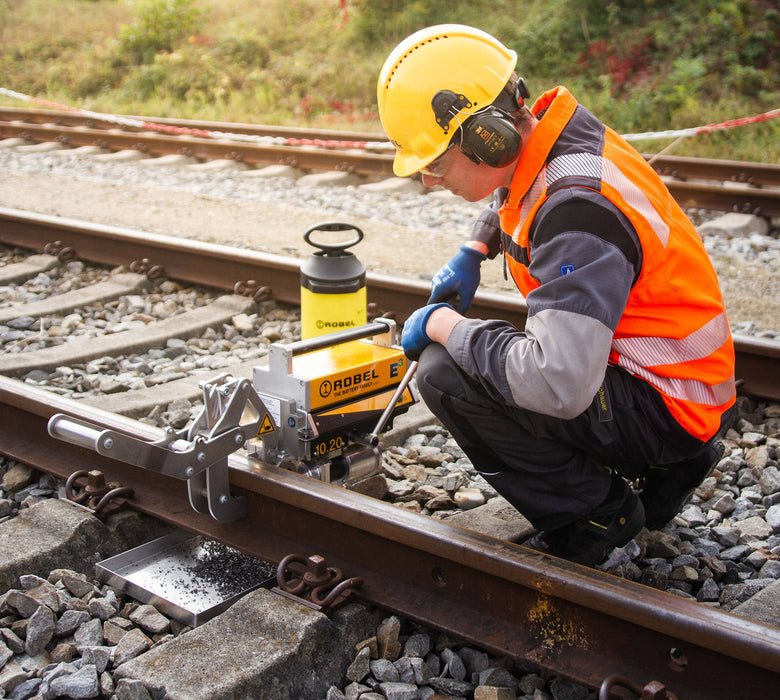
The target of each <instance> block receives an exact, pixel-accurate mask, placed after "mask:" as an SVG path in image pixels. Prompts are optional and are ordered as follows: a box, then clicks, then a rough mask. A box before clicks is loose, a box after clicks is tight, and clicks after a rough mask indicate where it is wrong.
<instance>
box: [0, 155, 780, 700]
mask: <svg viewBox="0 0 780 700" xmlns="http://www.w3.org/2000/svg"><path fill="white" fill-rule="evenodd" d="M76 167H77V168H78V172H74V168H76ZM0 170H6V171H8V172H11V173H14V174H24V173H29V174H31V175H36V176H45V177H55V178H56V177H62V178H66V177H67V178H78V179H80V180H88V181H92V182H94V183H99V182H109V181H110V182H111V183H112V185H113V186H115V187H121V188H123V189H125V188H127V189H129V188H131V187H141V186H142V187H145V188H147V187H157V188H160V190H161V191H166V190H167V191H171V190H177V191H178V190H181V191H185V190H186V191H187V192H189V193H190V194H193V195H196V196H202V195H203V194H204V193H206V194H207V195H208V197H209V199H208V200H207V203H208V204H210V205H215V202H218V201H219V200H225V201H226V202H228V203H233V204H235V203H236V202H237V201H239V200H241V201H251V202H254V203H257V202H272V203H273V204H274V205H279V204H289V205H290V206H293V205H295V206H298V205H300V204H301V192H300V191H299V190H297V189H296V188H295V187H290V184H289V181H286V180H282V179H278V178H277V179H248V178H242V177H241V174H240V173H235V172H221V171H213V172H206V171H195V170H187V169H180V168H177V169H170V168H161V169H150V168H141V167H139V166H138V165H137V164H121V163H115V162H111V163H107V162H99V161H95V160H93V159H89V158H77V157H75V156H70V157H63V156H61V155H54V154H44V153H32V152H27V153H21V152H18V151H16V150H15V149H2V148H0ZM2 189H3V188H2V186H0V205H2V204H3V201H4V200H3V195H4V194H5V193H4V192H3V191H2ZM163 199H164V198H163ZM306 200H307V204H309V205H311V206H312V207H323V208H327V212H328V213H330V214H332V213H337V214H338V213H342V214H345V215H347V216H348V218H350V219H352V218H353V215H354V216H357V215H360V216H365V217H367V218H370V220H371V221H372V222H373V221H377V220H378V218H379V217H381V218H382V219H384V220H385V221H386V222H387V223H389V224H393V225H395V226H401V227H409V226H410V225H414V226H419V227H427V228H430V229H432V230H439V231H445V230H446V231H450V232H452V231H453V230H455V231H457V236H458V238H462V235H463V228H464V226H463V221H464V219H465V218H468V217H470V216H473V214H474V213H475V212H476V211H478V207H475V206H474V205H465V206H464V205H460V204H457V203H454V202H452V201H451V200H446V199H442V200H437V199H436V198H432V197H426V196H424V195H417V194H396V195H393V196H392V197H387V198H385V199H381V200H379V199H378V198H377V197H376V196H375V195H373V194H370V193H368V192H365V191H361V190H360V189H359V188H354V187H349V188H323V189H313V190H310V191H307V195H306ZM423 200H424V201H423ZM380 201H381V202H385V203H387V206H386V207H384V206H378V203H379V202H380ZM215 206H216V205H215ZM422 212H425V214H424V215H423V214H422ZM693 214H694V219H695V220H696V222H697V224H698V223H704V222H706V221H708V220H710V219H712V218H713V217H712V215H711V214H708V213H704V212H695V213H693ZM412 222H413V224H412ZM114 223H116V224H118V225H121V224H122V222H121V220H120V221H115V222H114ZM297 229H298V230H299V232H300V231H301V230H302V228H301V227H300V226H297ZM704 239H705V245H706V246H707V248H708V251H709V252H710V255H711V256H712V258H713V262H714V264H715V265H716V269H717V270H718V274H719V276H721V279H724V278H725V279H728V280H731V279H742V280H743V281H745V284H744V285H743V286H744V287H745V293H746V296H750V295H751V294H752V292H753V291H754V290H755V289H759V290H763V289H764V287H763V286H762V285H766V284H768V281H769V280H776V279H777V274H778V272H780V269H779V268H780V262H779V261H780V255H778V253H779V252H780V243H779V242H778V238H777V232H776V231H775V230H770V231H765V232H763V233H762V232H755V233H753V234H752V235H749V236H746V237H737V236H728V235H724V234H722V233H717V232H714V233H712V234H708V235H705V236H704ZM432 240H433V242H434V243H436V242H437V241H438V239H435V237H434V238H432ZM436 244H437V245H438V243H436ZM286 245H287V243H284V242H283V243H282V245H281V248H282V249H283V248H284V247H285V246H286ZM263 246H265V243H263V244H260V246H259V247H261V248H262V247H263ZM268 248H269V249H271V246H268ZM296 250H297V249H296ZM273 252H280V250H279V249H273ZM439 255H440V252H439V251H437V253H436V255H435V257H434V256H431V257H428V258H427V260H423V261H422V262H423V263H425V264H426V266H427V267H430V260H432V259H439ZM361 257H362V256H361ZM419 257H420V258H425V257H426V256H425V254H424V252H423V254H421V255H420V256H419ZM19 259H21V258H20V255H19V251H7V252H6V253H5V254H4V257H2V259H1V260H0V264H9V263H11V262H15V261H18V260H19ZM390 269H392V268H390ZM377 271H380V272H384V271H385V270H382V269H377ZM110 272H111V271H107V270H100V269H96V270H93V269H92V268H87V267H85V266H83V265H82V264H81V263H79V262H71V263H67V264H66V265H63V266H60V267H59V268H57V269H55V270H53V271H51V272H47V273H45V274H41V275H38V276H37V277H36V278H35V279H33V280H30V281H28V282H26V283H24V284H20V285H6V286H4V287H2V288H0V306H3V305H8V304H11V303H18V302H23V301H31V300H36V299H42V298H45V297H46V296H48V295H53V294H59V293H62V292H64V291H68V290H70V289H75V288H77V287H78V286H80V285H83V284H87V283H91V282H94V281H98V280H99V279H103V278H104V277H105V276H106V275H107V274H110ZM421 274H422V273H421ZM428 276H430V270H428ZM749 280H754V281H755V280H758V282H757V284H758V285H759V286H758V287H755V286H752V285H751V284H747V282H748V281H749ZM776 293H777V292H776V290H774V289H771V290H769V291H767V292H766V294H763V293H762V294H763V296H759V297H758V299H757V300H756V303H762V302H764V303H765V305H767V304H770V303H774V300H775V299H776V296H773V295H776ZM753 296H754V297H755V294H753ZM212 298H213V294H212V293H211V292H207V291H203V290H193V289H190V288H187V287H184V286H182V285H179V284H177V283H173V282H162V283H158V284H157V285H156V286H155V287H154V288H153V289H152V291H151V292H150V293H149V294H145V295H133V296H131V297H126V298H124V299H122V300H119V301H116V302H111V303H108V304H105V305H92V306H90V307H88V308H84V309H79V310H78V312H77V313H74V314H68V315H67V316H64V317H62V318H48V319H43V320H36V319H29V323H28V322H27V321H25V320H17V321H15V322H10V323H8V324H6V325H4V326H0V348H2V351H3V352H23V351H24V350H26V349H34V348H36V347H44V346H45V345H46V344H47V343H49V344H53V343H57V342H63V339H65V338H67V337H69V336H70V335H79V334H94V335H99V334H104V333H114V332H118V331H120V330H124V329H127V328H130V327H133V326H134V325H138V324H146V323H149V322H152V321H154V320H158V319H162V318H165V317H166V315H170V314H175V313H180V312H181V311H182V310H184V309H188V308H194V307H196V306H198V305H202V304H205V303H208V301H209V300H211V299H212ZM738 308H740V309H743V308H744V309H745V310H746V313H747V312H749V311H750V309H751V308H755V307H751V306H750V305H749V304H746V305H744V306H739V307H738ZM772 308H774V307H772ZM25 324H26V325H25ZM778 328H780V321H778V317H777V315H776V314H775V315H772V314H770V315H769V316H766V315H765V316H761V315H757V316H756V317H755V318H754V317H751V316H750V315H742V314H736V315H732V329H733V330H734V331H735V332H739V333H743V334H751V335H757V336H761V337H765V338H769V339H775V338H777V337H778ZM53 329H59V330H54V332H52V331H53ZM299 334H300V320H299V317H298V315H297V312H296V311H294V310H290V309H283V308H273V307H271V306H269V305H265V306H264V308H263V312H262V313H259V314H257V315H253V316H246V317H244V318H239V319H234V323H233V324H232V325H226V326H224V327H223V328H221V329H215V330H211V331H207V332H205V333H204V334H202V336H201V337H199V338H191V339H189V340H187V341H170V342H169V343H168V346H167V347H166V348H164V349H159V350H154V351H150V352H147V353H143V354H138V355H133V356H129V357H123V358H102V359H98V360H94V361H92V362H89V363H86V364H84V365H80V366H74V367H63V368H58V369H57V370H56V371H55V372H53V373H42V372H37V371H33V372H31V373H29V374H28V375H26V376H25V377H24V378H23V379H24V381H26V382H28V383H29V384H31V385H36V386H43V387H45V388H47V389H49V390H51V391H54V392H57V393H60V394H63V395H66V396H69V397H72V398H80V397H84V396H89V395H91V394H93V393H96V392H100V393H106V392H117V391H124V390H127V389H137V388H143V387H148V386H155V385H158V384H160V383H163V382H166V381H171V380H173V379H178V378H180V377H183V376H186V375H187V374H191V373H203V374H207V373H210V374H214V373H216V372H217V371H219V370H221V369H222V368H224V367H226V366H228V365H230V364H233V363H236V362H240V361H245V360H252V359H255V358H261V357H263V356H264V355H265V354H266V353H267V346H268V344H269V343H271V342H276V341H280V340H281V341H288V340H294V339H296V338H297V337H299ZM44 375H45V376H44ZM199 410H200V406H199V404H197V403H194V404H192V403H190V402H175V405H173V404H172V405H170V406H167V407H162V406H161V407H158V408H157V409H156V410H155V412H154V413H153V414H152V415H151V416H148V417H147V418H146V419H145V420H146V421H147V422H150V423H154V424H157V425H161V426H162V425H171V426H173V427H175V428H177V429H178V428H181V427H184V426H185V425H187V424H188V423H189V421H190V420H192V418H193V417H194V416H195V415H196V414H197V413H198V411H199ZM725 443H726V451H725V454H724V457H723V459H722V460H721V462H720V463H719V465H718V467H717V468H716V470H715V471H714V472H713V474H712V475H711V476H710V477H709V478H708V479H707V480H705V482H704V483H703V484H702V485H701V487H700V488H699V489H697V491H696V492H695V494H694V496H693V497H692V499H691V500H690V501H689V503H688V504H686V506H685V507H684V508H683V510H682V512H681V513H680V514H679V515H678V517H677V518H675V520H674V521H673V523H672V524H670V525H669V526H667V527H666V528H664V530H662V531H654V532H648V531H647V530H643V531H642V533H640V535H639V536H638V537H637V538H636V539H635V540H634V541H632V542H631V543H629V545H627V546H626V547H623V548H620V549H616V550H614V551H613V552H612V553H611V554H610V556H609V558H608V559H607V561H605V562H603V563H602V564H601V565H600V566H599V567H598V568H600V569H602V570H604V571H608V572H610V573H612V574H615V575H618V576H622V577H625V578H628V579H631V580H634V581H638V582H641V583H643V584H645V585H649V586H652V587H655V588H658V589H661V590H666V591H668V592H670V593H673V594H675V595H678V596H681V597H684V598H688V599H691V600H696V601H699V602H701V603H703V604H706V605H709V606H713V607H718V608H721V609H723V610H726V611H730V610H734V609H735V608H737V607H738V606H739V605H740V604H742V603H744V602H745V601H748V600H750V598H752V597H753V596H754V595H755V594H756V593H758V592H759V591H761V590H763V589H764V588H766V587H767V586H771V585H773V584H776V582H777V579H778V578H780V471H779V468H778V459H780V450H779V447H780V406H778V405H776V404H769V403H766V402H761V401H755V400H752V399H749V398H746V397H741V398H740V418H739V421H738V423H737V424H736V426H735V428H734V429H733V430H731V431H730V432H729V434H728V435H727V436H726V439H725ZM0 472H1V473H2V482H1V483H0V523H1V522H3V521H4V520H8V519H10V518H13V517H15V515H16V514H17V513H18V512H19V510H20V509H22V508H26V507H29V506H30V505H32V504H34V503H36V502H37V501H39V500H41V499H44V498H51V497H57V496H58V495H60V494H61V493H62V484H60V483H58V482H57V481H56V480H54V479H52V478H51V477H49V476H46V475H43V476H42V475H40V474H37V473H35V472H30V471H29V470H26V468H24V467H23V466H22V465H18V464H16V463H15V462H13V461H12V460H7V459H0ZM383 473H384V476H385V479H386V484H387V490H386V493H385V494H384V496H383V497H384V498H385V499H386V500H388V501H392V502H394V503H396V504H397V505H398V507H403V508H409V509H412V510H414V511H416V512H419V513H422V514H425V515H429V516H431V517H435V518H443V519H446V518H447V517H450V516H452V515H453V514H454V513H457V512H461V511H462V510H464V509H470V508H475V507H478V506H479V505H481V504H484V503H486V502H488V501H490V500H491V499H494V498H497V497H498V496H497V494H496V493H495V491H493V490H492V488H491V487H490V486H489V485H488V484H487V482H485V481H484V480H483V479H482V478H481V477H480V476H479V475H478V474H477V473H476V472H475V470H474V469H473V467H472V466H471V464H470V463H469V462H468V460H467V459H466V458H465V456H464V455H463V454H462V452H461V451H460V449H459V448H458V446H457V445H456V444H455V443H454V441H453V440H452V439H451V437H450V436H449V435H448V434H447V432H446V431H445V430H444V429H443V428H442V427H441V426H439V425H437V424H435V423H432V424H431V425H429V426H426V427H424V428H422V429H421V430H420V431H419V432H418V433H417V434H415V435H413V436H411V437H410V438H409V439H408V440H407V441H406V442H405V443H404V444H402V445H399V446H394V447H391V448H389V449H387V450H385V452H384V454H383ZM77 593H78V595H77ZM52 596H53V597H52ZM31 601H32V602H31ZM47 601H48V602H47ZM55 601H56V602H55ZM150 607H151V606H144V605H140V604H139V603H138V602H137V601H132V600H130V599H127V598H125V597H123V596H121V595H118V594H117V592H116V591H113V589H111V588H110V587H106V586H101V585H99V584H97V583H96V582H95V581H91V580H89V579H88V578H87V577H84V576H83V575H82V574H76V573H75V572H71V571H62V570H58V571H54V572H52V573H51V575H50V576H49V577H48V580H45V581H44V580H43V579H39V578H38V577H34V576H23V577H22V579H21V581H20V589H19V590H15V591H9V592H5V593H4V594H2V596H1V597H0V673H2V672H4V668H5V669H8V668H10V667H12V664H17V665H18V666H20V667H21V668H22V672H21V673H22V675H23V676H24V678H22V676H20V675H17V676H15V679H16V681H18V683H16V684H15V681H13V680H12V681H9V682H8V687H6V686H4V685H0V687H4V688H5V690H4V691H3V692H5V694H6V696H7V697H12V698H15V699H16V700H24V699H25V698H31V697H38V696H39V697H41V698H49V697H51V698H54V697H58V696H59V697H61V696H62V692H61V691H62V689H63V688H67V690H65V691H64V692H65V693H66V694H67V693H69V695H68V697H105V698H113V697H116V698H118V700H124V699H125V698H139V699H140V700H143V699H144V698H146V697H156V696H159V695H160V694H159V692H156V691H155V689H153V688H148V689H147V688H143V687H142V686H140V687H139V684H137V683H133V682H128V681H121V682H119V683H118V684H115V682H114V680H113V678H112V676H111V671H112V669H113V668H114V667H115V666H116V665H118V663H119V661H120V660H125V659H127V658H132V655H133V654H139V653H143V651H145V650H146V649H148V648H149V647H150V646H151V645H153V644H164V643H165V642H166V640H168V639H170V638H171V637H172V636H173V635H176V634H181V633H183V632H186V628H183V627H182V626H181V625H177V623H176V622H175V621H172V620H165V621H162V620H160V613H159V612H158V611H155V610H153V609H152V610H149V609H148V608H150ZM46 610H48V611H49V612H46ZM139 610H142V612H143V613H144V614H145V615H148V618H146V617H142V615H141V613H139V612H138V611H139ZM142 619H143V620H145V621H144V622H142V621H141V620H142ZM149 620H154V621H155V625H157V626H155V627H152V626H151V624H152V623H151V622H150V621H149ZM155 630H157V631H155ZM377 638H378V639H383V640H384V641H383V642H381V644H380V645H379V647H378V650H377V652H376V654H372V651H371V650H372V649H373V646H372V644H371V643H370V641H369V640H367V642H366V644H365V645H363V647H361V650H360V651H358V653H357V655H356V657H355V660H354V663H353V664H352V666H351V667H350V669H349V670H348V672H347V678H348V681H349V684H348V685H346V686H345V687H344V688H341V689H337V688H331V689H330V691H329V692H328V696H327V697H328V700H341V699H342V698H350V699H355V700H357V698H361V700H381V699H382V698H420V699H421V700H427V698H429V697H430V696H431V695H432V694H434V693H435V692H439V693H449V694H450V695H453V696H459V695H461V696H463V697H473V693H474V688H475V687H476V686H477V685H479V684H483V685H486V684H491V685H493V684H500V685H502V686H505V687H509V688H511V689H512V692H513V693H514V695H512V696H511V697H513V698H514V697H519V698H523V700H531V699H533V700H549V699H551V698H552V699H554V700H564V699H568V698H595V697H596V696H595V695H594V694H592V693H589V692H588V691H587V690H585V689H583V688H580V687H579V686H576V685H574V684H571V683H569V682H568V681H564V680H562V679H557V678H552V679H551V678H545V677H542V676H540V675H538V674H536V673H534V672H533V671H532V670H531V669H524V668H522V667H518V666H513V665H511V664H506V663H505V662H504V661H503V660H497V659H491V658H489V657H488V656H487V655H486V654H484V653H483V652H481V651H479V650H476V649H472V648H471V647H468V646H464V645H461V644H458V643H457V642H454V641H453V640H447V639H446V638H444V637H442V636H440V635H438V634H436V633H435V632H433V631H431V630H426V629H422V628H418V627H416V626H415V625H414V624H412V623H411V622H409V621H401V620H398V619H396V618H393V617H391V618H388V619H387V620H385V621H384V622H383V623H382V625H381V626H380V629H379V630H378V631H377ZM43 640H46V641H43ZM39 647H40V648H39ZM44 649H46V650H47V651H48V652H49V656H48V657H47V658H48V659H49V661H47V662H46V663H43V662H42V661H40V658H39V657H40V652H41V651H42V650H44ZM382 649H383V650H384V651H383V652H382V653H379V650H382ZM366 650H368V651H366ZM31 652H32V653H31ZM11 686H13V689H11ZM79 693H81V694H79ZM392 693H395V695H393V694H392ZM404 693H406V694H404ZM0 697H2V694H0Z"/></svg>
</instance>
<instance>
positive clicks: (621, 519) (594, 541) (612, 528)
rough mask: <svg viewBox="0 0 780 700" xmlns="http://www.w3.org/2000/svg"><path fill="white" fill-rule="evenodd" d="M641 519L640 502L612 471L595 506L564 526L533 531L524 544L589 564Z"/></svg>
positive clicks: (626, 537)
mask: <svg viewBox="0 0 780 700" xmlns="http://www.w3.org/2000/svg"><path fill="white" fill-rule="evenodd" d="M644 522H645V511H644V508H643V507H642V503H641V501H640V500H639V498H637V496H636V494H635V493H634V492H633V491H632V490H631V488H630V487H629V485H628V484H627V483H626V482H625V481H624V480H623V479H622V478H621V477H619V476H617V474H613V475H612V484H611V486H610V489H609V493H608V494H607V497H606V498H605V499H604V501H603V502H602V503H601V505H600V506H598V508H596V509H595V510H594V511H592V512H591V513H588V515H586V516H583V517H581V518H579V519H577V520H575V521H574V522H572V523H569V524H568V525H564V526H563V527H560V528H557V529H555V530H547V531H542V532H539V533H537V534H536V535H534V536H533V537H532V538H531V539H530V540H528V542H526V543H525V546H526V547H531V548H532V549H536V550H538V551H540V552H545V553H546V554H552V555H553V556H556V557H561V558H562V559H568V560H569V561H573V562H575V563H577V564H584V565H585V566H593V565H594V564H597V563H598V562H599V561H601V560H602V559H604V558H605V557H606V556H607V554H608V553H609V552H610V551H611V550H612V549H613V548H614V547H622V546H623V545H625V544H628V542H630V541H631V540H632V539H633V538H634V537H635V536H636V535H637V534H638V533H639V531H640V530H641V529H642V526H643V525H644Z"/></svg>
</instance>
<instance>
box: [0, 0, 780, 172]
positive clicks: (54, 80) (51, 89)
mask: <svg viewBox="0 0 780 700" xmlns="http://www.w3.org/2000/svg"><path fill="white" fill-rule="evenodd" d="M489 9H490V11H489V12H486V11H485V5H484V3H477V2H460V3H451V2H445V1H444V0H426V1H425V2H423V1H422V0H387V1H386V2H385V1H384V0H383V1H381V2H380V1H379V0H373V1H372V0H345V1H342V2H338V1H337V0H135V1H134V0H0V87H4V88H8V89H11V90H15V91H18V92H21V93H24V94H27V95H31V96H34V97H36V98H39V99H42V100H48V101H50V102H55V103H59V104H64V105H71V106H75V107H81V108H84V109H90V110H94V111H103V112H112V113H123V114H145V115H153V116H160V117H181V118H190V119H211V120H219V121H239V122H252V123H265V124H291V125H301V126H318V127H329V128H336V129H361V130H368V131H376V132H379V131H380V130H381V128H380V125H379V121H378V118H377V114H376V97H375V86H376V78H377V75H378V72H379V69H380V67H381V65H382V62H383V60H384V58H385V56H386V55H387V53H388V52H389V51H390V49H391V48H392V47H393V46H394V45H395V44H396V43H397V42H398V41H399V40H400V39H401V38H403V37H404V36H406V35H407V34H409V33H411V32H412V31H414V30H416V29H419V28H421V27H424V26H427V25H430V24H437V23H441V22H460V23H464V24H472V25H474V26H477V27H480V28H482V29H485V30H486V31H488V32H491V33H492V34H494V35H495V36H497V37H499V38H500V39H501V40H502V41H504V43H506V44H507V45H508V46H510V47H512V48H514V49H515V50H516V51H517V53H518V57H519V60H518V72H520V73H521V74H523V75H524V76H525V77H526V79H527V81H528V83H529V85H530V87H531V92H532V94H533V95H534V96H536V95H538V94H539V93H540V92H542V91H543V90H546V89H548V88H549V87H552V86H553V85H556V84H564V85H567V86H568V87H569V88H570V89H571V90H572V92H574V94H575V95H576V96H577V98H578V99H579V100H580V101H581V102H582V103H583V104H585V105H586V106H587V107H589V108H590V109H592V110H593V111H594V112H595V113H596V114H597V115H598V116H599V117H600V118H602V119H603V120H604V121H606V122H607V123H609V124H610V125H611V126H613V127H615V128H616V129H617V130H618V131H619V132H622V133H630V132H644V131H656V130H665V129H680V128H685V127H692V126H699V125H703V124H709V123H715V122H720V121H725V120H728V119H734V118H738V117H746V116H751V115H755V114H759V113H762V112H767V111H769V110H772V109H777V108H778V107H780V12H778V10H777V9H776V4H775V3H774V2H772V0H525V1H524V2H518V1H517V0H493V2H491V4H490V6H489ZM0 104H2V105H11V106H20V102H19V101H17V100H14V99H11V98H8V97H3V96H0ZM25 106H35V104H33V103H25ZM778 137H780V118H776V119H772V120H769V121H767V122H764V123H762V124H753V125H749V126H744V127H740V128H736V129H731V130H728V131H720V132H715V133H711V134H706V135H698V136H695V137H692V138H688V139H685V140H682V141H680V142H676V143H673V144H672V143H671V140H670V139H656V140H654V141H648V142H640V143H637V144H636V145H637V147H638V148H640V150H642V151H644V152H658V151H660V150H662V149H663V148H666V147H669V146H671V147H672V150H671V152H672V153H674V154H676V155H695V156H709V157H717V158H731V159H735V160H756V161H771V162H778V161H780V158H778V153H779V152H780V146H778V143H780V138H778Z"/></svg>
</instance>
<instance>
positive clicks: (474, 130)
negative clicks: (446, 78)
mask: <svg viewBox="0 0 780 700" xmlns="http://www.w3.org/2000/svg"><path fill="white" fill-rule="evenodd" d="M529 97H530V92H529V90H528V86H527V85H526V82H525V80H524V79H523V78H518V79H517V82H516V83H515V89H514V94H510V93H507V92H501V93H500V94H499V95H498V97H496V99H495V100H494V101H493V104H492V105H490V106H489V107H485V108H484V109H481V110H480V111H478V112H476V113H474V114H472V115H470V116H468V117H467V118H466V119H465V121H464V122H463V123H462V124H461V125H460V145H461V150H462V151H463V152H464V153H465V154H466V155H467V156H468V157H469V158H471V160H473V161H474V162H475V163H485V165H489V166H490V167H492V168H502V167H504V166H505V165H508V164H509V163H511V162H512V160H513V159H514V158H515V156H516V155H517V153H518V151H519V150H520V147H521V146H522V144H523V140H522V138H521V136H520V134H518V133H517V130H516V129H515V126H514V124H513V122H512V119H511V117H510V116H509V115H510V114H511V113H512V112H514V111H515V110H516V109H518V107H521V106H522V105H524V104H525V100H526V99H528V98H529ZM471 106H472V103H471V101H470V100H469V99H468V98H467V97H466V96H465V95H459V94H456V93H454V92H452V91H451V90H439V92H437V93H436V94H435V95H434V97H433V100H432V101H431V107H432V108H433V113H434V115H435V116H436V123H437V124H438V125H439V126H440V127H441V128H442V130H443V131H444V133H445V134H446V133H447V131H448V130H449V123H450V121H451V120H452V119H453V117H457V115H458V114H461V113H463V112H464V110H466V109H468V108H470V107H471Z"/></svg>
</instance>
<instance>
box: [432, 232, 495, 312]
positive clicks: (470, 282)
mask: <svg viewBox="0 0 780 700" xmlns="http://www.w3.org/2000/svg"><path fill="white" fill-rule="evenodd" d="M486 258H487V255H485V254H484V253H480V252H479V251H478V250H475V249H474V248H469V246H467V245H462V246H461V247H460V250H459V251H458V252H457V253H456V254H455V255H454V256H453V257H452V259H451V260H450V261H449V262H448V263H447V264H446V265H444V267H442V268H441V270H439V271H438V272H437V273H436V274H435V275H434V276H433V279H432V280H431V296H430V298H429V299H428V303H429V304H435V303H437V302H440V301H449V302H450V303H452V305H453V307H454V308H455V310H456V311H457V312H458V313H461V314H465V313H466V311H468V308H469V306H471V302H472V301H473V299H474V294H475V292H476V291H477V287H479V279H480V274H479V266H480V265H481V264H482V261H483V260H485V259H486Z"/></svg>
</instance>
